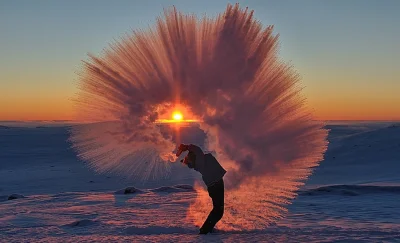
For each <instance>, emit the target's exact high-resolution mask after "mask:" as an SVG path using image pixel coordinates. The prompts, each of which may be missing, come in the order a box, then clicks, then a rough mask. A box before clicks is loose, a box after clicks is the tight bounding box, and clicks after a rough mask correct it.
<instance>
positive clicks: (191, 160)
mask: <svg viewBox="0 0 400 243" xmlns="http://www.w3.org/2000/svg"><path fill="white" fill-rule="evenodd" d="M182 163H184V164H186V165H187V166H188V167H189V168H194V165H195V163H196V155H195V154H194V153H193V152H190V151H189V153H188V154H187V155H186V156H185V158H184V159H183V161H182Z"/></svg>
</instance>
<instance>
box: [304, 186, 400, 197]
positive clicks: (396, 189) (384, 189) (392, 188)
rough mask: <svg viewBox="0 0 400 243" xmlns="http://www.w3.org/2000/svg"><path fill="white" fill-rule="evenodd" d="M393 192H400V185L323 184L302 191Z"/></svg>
mask: <svg viewBox="0 0 400 243" xmlns="http://www.w3.org/2000/svg"><path fill="white" fill-rule="evenodd" d="M377 193H378V194H379V193H391V194H400V186H373V185H332V186H323V187H318V188H314V189H309V190H306V191H301V192H300V193H299V194H300V195H305V196H320V195H347V196H358V195H364V194H377Z"/></svg>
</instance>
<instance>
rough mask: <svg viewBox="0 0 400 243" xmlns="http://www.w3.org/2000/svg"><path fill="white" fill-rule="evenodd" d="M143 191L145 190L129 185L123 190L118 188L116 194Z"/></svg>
mask: <svg viewBox="0 0 400 243" xmlns="http://www.w3.org/2000/svg"><path fill="white" fill-rule="evenodd" d="M141 192H143V191H142V190H140V189H137V188H135V187H133V186H131V187H127V188H125V189H122V190H118V191H116V192H115V194H136V193H141Z"/></svg>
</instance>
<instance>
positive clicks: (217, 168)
mask: <svg viewBox="0 0 400 243" xmlns="http://www.w3.org/2000/svg"><path fill="white" fill-rule="evenodd" d="M184 151H189V153H188V154H187V155H186V157H185V158H184V160H182V161H181V162H182V163H184V164H186V165H187V166H188V167H189V168H193V169H194V170H196V171H198V172H200V173H201V175H202V178H203V181H204V183H205V184H206V186H207V190H208V195H210V197H211V199H212V202H213V209H212V210H211V212H210V214H209V215H208V217H207V219H206V221H205V222H204V224H203V226H202V227H201V228H200V234H207V233H209V232H211V231H212V230H213V228H214V226H215V224H216V223H217V222H218V221H219V220H220V219H221V218H222V216H223V214H224V180H223V177H224V175H225V173H226V170H225V169H224V168H222V166H221V165H220V164H219V162H218V161H217V160H216V159H215V157H214V156H213V155H212V154H210V153H207V154H204V153H203V151H202V150H201V148H199V147H198V146H196V145H193V144H190V145H185V144H181V145H179V148H178V152H177V153H176V156H179V155H180V154H181V153H182V152H184Z"/></svg>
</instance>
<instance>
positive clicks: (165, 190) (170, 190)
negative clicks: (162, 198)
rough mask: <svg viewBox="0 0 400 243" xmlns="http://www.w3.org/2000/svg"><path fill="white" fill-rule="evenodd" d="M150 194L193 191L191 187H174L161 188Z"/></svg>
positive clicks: (153, 190)
mask: <svg viewBox="0 0 400 243" xmlns="http://www.w3.org/2000/svg"><path fill="white" fill-rule="evenodd" d="M150 191H152V192H181V191H195V190H194V188H193V186H191V185H176V186H162V187H159V188H155V189H152V190H150Z"/></svg>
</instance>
